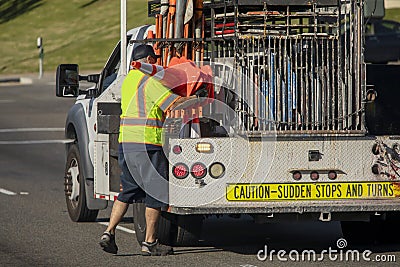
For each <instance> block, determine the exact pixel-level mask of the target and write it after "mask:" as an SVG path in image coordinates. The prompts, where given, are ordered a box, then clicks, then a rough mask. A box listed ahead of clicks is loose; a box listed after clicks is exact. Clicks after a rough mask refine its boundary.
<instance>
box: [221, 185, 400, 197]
mask: <svg viewBox="0 0 400 267" xmlns="http://www.w3.org/2000/svg"><path fill="white" fill-rule="evenodd" d="M399 197H400V183H393V182H352V183H287V184H272V183H271V184H228V185H227V188H226V199H227V200H228V201H279V200H337V199H381V198H384V199H387V198H399Z"/></svg>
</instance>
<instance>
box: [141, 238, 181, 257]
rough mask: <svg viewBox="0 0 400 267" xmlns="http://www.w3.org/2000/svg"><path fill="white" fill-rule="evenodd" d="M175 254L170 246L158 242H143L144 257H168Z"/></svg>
mask: <svg viewBox="0 0 400 267" xmlns="http://www.w3.org/2000/svg"><path fill="white" fill-rule="evenodd" d="M172 254H174V250H173V249H172V247H170V246H166V245H162V244H160V243H158V240H156V241H154V242H153V243H147V242H142V255H143V256H167V255H172Z"/></svg>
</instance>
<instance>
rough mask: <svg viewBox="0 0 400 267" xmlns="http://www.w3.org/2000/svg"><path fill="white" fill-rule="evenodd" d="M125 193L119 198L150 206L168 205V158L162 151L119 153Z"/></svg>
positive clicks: (125, 201)
mask: <svg viewBox="0 0 400 267" xmlns="http://www.w3.org/2000/svg"><path fill="white" fill-rule="evenodd" d="M118 162H119V166H120V167H121V170H122V174H121V184H122V192H121V193H119V195H118V200H119V201H121V202H124V203H134V202H141V201H143V200H144V202H145V204H146V206H147V207H150V208H163V207H166V206H168V204H167V203H168V160H167V158H166V157H165V155H164V151H163V150H149V151H134V152H125V153H123V152H120V153H119V157H118Z"/></svg>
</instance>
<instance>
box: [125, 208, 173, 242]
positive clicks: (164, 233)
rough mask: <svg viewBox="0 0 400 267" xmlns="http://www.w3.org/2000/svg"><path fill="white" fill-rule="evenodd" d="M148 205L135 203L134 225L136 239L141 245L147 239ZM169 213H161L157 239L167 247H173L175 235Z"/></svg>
mask: <svg viewBox="0 0 400 267" xmlns="http://www.w3.org/2000/svg"><path fill="white" fill-rule="evenodd" d="M145 210H146V205H145V204H144V203H133V225H134V228H135V233H136V239H137V241H138V243H139V245H140V246H141V245H142V242H143V241H144V239H145V237H146V219H145ZM170 215H171V214H169V213H167V212H161V216H160V219H159V221H158V230H157V238H158V240H159V241H160V243H162V244H165V245H172V242H171V241H172V240H173V234H174V233H175V231H172V227H173V225H172V223H171V221H172V217H171V216H170Z"/></svg>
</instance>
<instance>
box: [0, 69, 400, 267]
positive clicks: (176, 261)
mask: <svg viewBox="0 0 400 267" xmlns="http://www.w3.org/2000/svg"><path fill="white" fill-rule="evenodd" d="M54 85H55V83H54V81H53V76H52V75H48V76H45V78H44V79H42V80H37V79H33V83H32V84H27V85H21V84H0V266H192V267H194V266H210V267H211V266H238V267H239V266H242V267H252V266H292V265H293V264H295V265H301V266H309V265H316V266H338V265H339V266H396V265H398V263H393V262H392V263H377V262H366V261H363V260H361V261H360V262H354V261H350V262H346V261H339V260H331V259H329V258H328V257H325V258H324V261H323V262H310V261H307V260H306V261H291V260H290V259H288V256H287V254H286V257H285V258H286V259H288V261H287V262H284V261H280V260H279V259H278V257H277V254H276V252H275V253H274V256H273V258H272V260H270V259H267V260H265V261H260V260H258V259H257V252H258V251H259V250H262V249H264V248H265V246H267V247H268V251H270V250H272V249H274V250H275V251H278V250H285V251H286V252H287V253H289V251H291V250H297V251H300V253H301V251H303V250H306V249H307V250H315V251H316V253H317V254H318V255H319V256H320V255H321V251H322V250H328V249H329V247H331V248H332V249H337V245H336V241H337V240H338V239H339V238H341V236H342V234H341V230H340V225H339V223H337V222H329V223H322V222H319V223H305V222H301V223H300V222H298V223H296V222H291V223H289V222H287V223H279V224H278V223H274V224H265V225H257V224H254V223H253V222H252V221H251V220H250V219H249V218H247V217H242V218H241V219H233V218H228V217H225V218H218V219H217V218H215V217H213V218H208V219H206V221H205V224H204V231H203V232H204V234H203V236H202V242H201V245H200V246H198V247H190V248H187V247H182V248H176V255H172V256H168V257H142V256H140V255H139V246H138V244H137V242H136V240H135V237H134V234H133V233H132V231H133V225H132V217H131V216H132V213H131V211H129V212H128V214H127V217H126V218H125V220H124V222H123V223H122V224H121V226H122V227H123V228H122V230H118V232H117V244H118V246H119V253H118V255H115V256H114V255H110V254H107V253H105V252H103V251H102V250H101V249H100V247H99V245H98V240H99V236H100V235H101V233H102V231H103V230H104V229H105V226H104V225H102V224H105V223H106V222H107V221H108V219H109V215H110V208H108V209H106V210H104V211H101V212H100V213H99V216H98V221H97V222H93V223H74V222H72V221H71V220H70V219H69V217H68V213H67V210H66V205H65V200H64V191H63V170H64V145H63V144H62V139H63V138H64V137H63V127H64V121H65V116H66V113H67V110H68V109H69V107H70V106H71V105H72V103H73V99H61V98H56V97H55V96H54V95H55V94H54ZM397 231H398V229H397ZM344 249H346V248H344ZM356 249H358V250H359V251H361V252H362V251H364V250H367V249H368V250H371V251H372V252H373V254H372V256H371V257H374V256H376V255H395V257H396V258H397V261H400V246H398V245H390V246H388V245H379V244H376V245H370V246H365V247H356Z"/></svg>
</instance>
